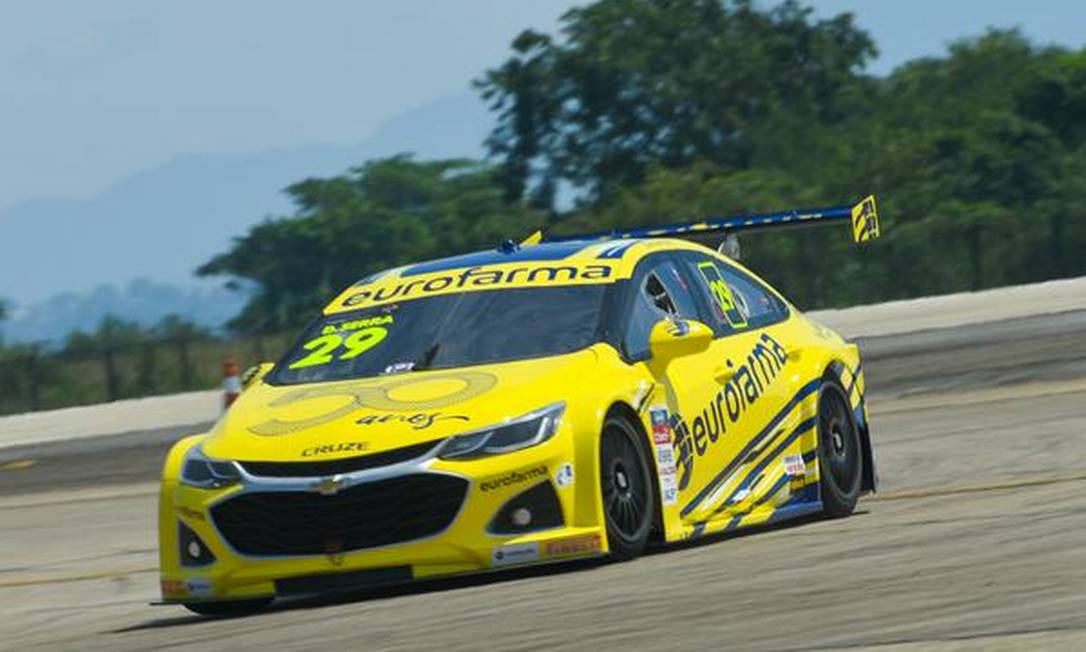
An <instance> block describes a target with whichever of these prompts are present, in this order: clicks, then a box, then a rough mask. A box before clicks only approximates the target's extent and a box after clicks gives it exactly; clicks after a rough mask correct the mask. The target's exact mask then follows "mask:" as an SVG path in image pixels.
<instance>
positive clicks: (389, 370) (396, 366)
mask: <svg viewBox="0 0 1086 652" xmlns="http://www.w3.org/2000/svg"><path fill="white" fill-rule="evenodd" d="M414 368H415V361H414V360H407V361H404V362H393V363H392V364H390V365H388V366H387V367H385V373H386V374H402V373H404V372H407V371H411V370H412V369H414Z"/></svg>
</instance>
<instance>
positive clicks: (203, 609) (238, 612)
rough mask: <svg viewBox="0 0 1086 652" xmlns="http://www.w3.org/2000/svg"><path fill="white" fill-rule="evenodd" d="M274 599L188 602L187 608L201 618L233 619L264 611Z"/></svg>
mask: <svg viewBox="0 0 1086 652" xmlns="http://www.w3.org/2000/svg"><path fill="white" fill-rule="evenodd" d="M271 601H272V598H258V599H255V600H223V601H221V602H186V603H184V604H185V608H186V609H188V610H189V611H191V612H193V613H197V614H200V615H201V616H212V617H214V618H231V617H236V616H247V615H249V614H254V613H257V612H259V611H262V610H263V609H264V607H267V606H268V605H269V604H271Z"/></svg>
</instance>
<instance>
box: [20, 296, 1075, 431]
mask: <svg viewBox="0 0 1086 652" xmlns="http://www.w3.org/2000/svg"><path fill="white" fill-rule="evenodd" d="M1073 310H1086V277H1084V278H1077V279H1068V280H1060V281H1049V282H1046V283H1035V284H1032V285H1020V286H1014V287H1006V288H999V289H995V290H985V291H983V292H970V293H962V294H949V295H943V296H937V297H926V298H922V299H910V300H906V301H892V302H889V303H881V304H874V305H867V306H856V307H853V308H845V309H842V310H819V311H814V312H811V313H808V314H809V315H810V316H811V317H812V318H814V319H816V320H818V321H820V322H822V323H824V324H826V325H827V326H830V327H831V328H834V329H836V330H837V331H839V332H840V333H841V334H842V335H844V336H846V337H849V338H856V337H867V338H870V337H880V336H886V335H894V334H901V333H910V332H916V331H923V330H932V329H939V328H952V327H955V326H965V325H969V324H980V323H986V322H993V321H1004V320H1008V319H1016V318H1020V317H1028V316H1031V315H1044V314H1054V313H1060V312H1068V311H1073ZM221 408H222V392H221V391H220V390H213V391H207V392H191V393H187V394H176V395H173V396H155V397H149V398H142V399H133V400H125V401H117V402H115V403H106V404H100V405H90V406H85V407H73V408H65V409H63V410H54V411H50V412H35V413H30V414H18V415H14V416H7V417H0V449H2V448H7V447H11V446H20V445H27V444H39V443H47V442H56V441H64V440H69V439H77V438H83V437H94V436H98V435H106V434H116V433H124V432H131V431H138V430H152V429H156V428H166V427H174V426H184V425H188V424H193V423H201V422H205V421H213V420H214V419H216V418H217V417H218V414H219V412H220V410H221Z"/></svg>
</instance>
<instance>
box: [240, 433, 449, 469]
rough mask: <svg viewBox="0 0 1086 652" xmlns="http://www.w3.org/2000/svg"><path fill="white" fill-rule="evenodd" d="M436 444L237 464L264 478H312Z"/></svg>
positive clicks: (382, 462)
mask: <svg viewBox="0 0 1086 652" xmlns="http://www.w3.org/2000/svg"><path fill="white" fill-rule="evenodd" d="M436 445H437V442H436V441H426V442H423V443H421V444H415V445H413V446H404V447H403V448H396V449H393V450H390V451H385V452H383V453H374V454H372V455H360V456H358V457H347V458H343V459H338V460H328V461H324V462H238V464H240V465H241V467H242V468H243V469H245V472H246V473H249V474H251V475H257V476H262V477H266V478H313V477H317V476H321V475H334V474H336V473H352V472H354V471H363V470H365V469H375V468H377V467H379V466H388V465H390V464H398V463H400V462H406V461H407V460H413V459H415V458H416V457H421V456H423V455H425V454H426V453H429V452H430V450H431V449H432V448H433V447H434V446H436Z"/></svg>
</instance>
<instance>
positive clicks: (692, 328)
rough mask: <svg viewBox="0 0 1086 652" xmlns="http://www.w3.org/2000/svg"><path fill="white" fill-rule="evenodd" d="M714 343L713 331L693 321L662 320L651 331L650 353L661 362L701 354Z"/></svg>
mask: <svg viewBox="0 0 1086 652" xmlns="http://www.w3.org/2000/svg"><path fill="white" fill-rule="evenodd" d="M712 341H713V329H711V328H709V327H708V326H706V325H705V324H703V323H701V322H700V321H694V320H693V319H675V320H672V319H661V320H660V321H658V322H656V325H655V326H653V327H652V330H651V331H649V351H650V352H652V358H653V359H654V360H659V361H667V360H671V359H673V358H678V357H681V356H684V355H692V354H694V353H701V352H702V351H704V350H705V349H707V348H709V344H710V343H711V342H712Z"/></svg>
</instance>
